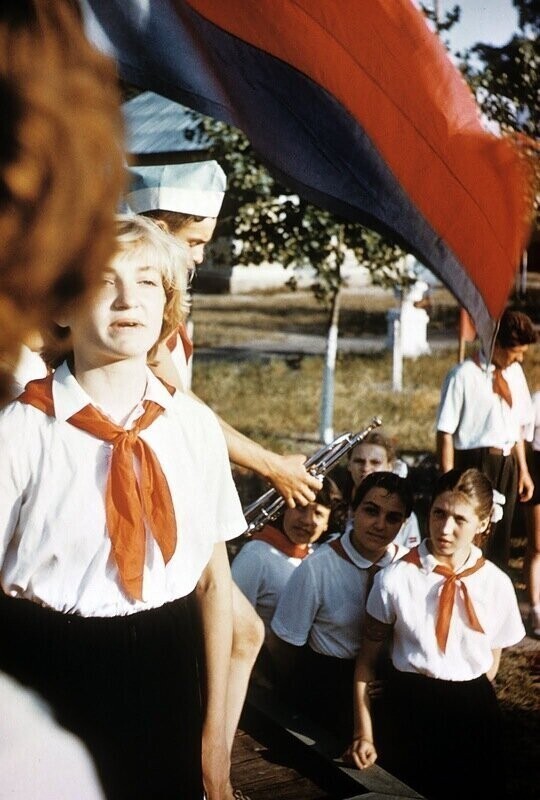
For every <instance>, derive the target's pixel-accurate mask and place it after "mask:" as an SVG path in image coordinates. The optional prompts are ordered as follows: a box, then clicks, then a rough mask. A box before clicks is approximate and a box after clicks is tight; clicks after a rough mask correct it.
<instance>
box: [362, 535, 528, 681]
mask: <svg viewBox="0 0 540 800" xmlns="http://www.w3.org/2000/svg"><path fill="white" fill-rule="evenodd" d="M419 554H420V560H421V563H422V566H421V568H418V567H417V566H416V565H415V564H410V563H408V562H406V561H399V562H397V563H395V564H392V565H390V566H389V567H387V568H386V569H384V570H382V571H381V572H379V573H378V575H376V576H375V581H374V583H373V588H372V590H371V592H370V595H369V598H368V602H367V611H368V613H369V614H370V615H371V616H372V617H375V618H376V619H378V620H379V621H380V622H385V623H387V624H391V625H393V626H394V636H393V640H392V662H393V664H394V666H395V668H396V669H398V670H400V671H401V672H418V673H420V674H422V675H428V676H430V677H432V678H440V679H442V680H449V681H467V680H472V679H473V678H477V677H479V676H480V675H483V674H484V673H486V672H487V671H488V670H489V668H490V667H491V665H492V662H493V655H492V652H491V651H492V650H496V649H498V648H503V647H510V646H511V645H514V644H516V643H517V642H519V641H520V640H521V639H522V638H523V637H524V636H525V629H524V627H523V623H522V621H521V615H520V612H519V607H518V603H517V599H516V593H515V590H514V587H513V585H512V582H511V580H510V578H509V577H508V575H506V574H505V573H504V572H503V571H502V570H500V569H499V568H498V567H496V566H495V564H493V563H492V562H491V561H486V563H485V564H484V566H483V567H482V568H481V569H479V570H478V571H477V572H475V573H473V574H472V575H468V576H467V577H466V578H465V579H464V583H466V586H467V591H468V594H469V597H470V599H471V601H472V604H473V606H474V610H475V612H476V615H477V617H478V620H479V622H480V624H481V626H482V628H483V629H484V633H479V632H478V631H474V630H472V628H470V627H469V625H468V624H467V614H466V611H465V607H464V603H463V599H462V597H461V595H460V592H459V590H458V591H456V599H455V602H454V608H453V611H452V617H451V621H450V631H449V634H448V641H447V644H446V652H444V653H443V652H442V651H441V650H439V647H438V645H437V639H436V637H435V621H436V618H437V609H438V605H439V595H440V592H441V589H442V586H443V584H444V581H445V578H444V576H442V575H439V574H437V573H435V572H434V571H433V570H434V569H435V567H436V566H437V565H438V563H439V562H438V561H437V560H436V559H435V557H434V556H432V555H431V554H430V553H429V551H428V548H427V542H426V541H425V540H424V541H423V542H422V544H421V545H420V547H419ZM481 555H482V553H481V551H480V550H479V549H478V548H477V547H474V546H472V547H471V553H470V555H469V558H468V559H467V561H466V562H465V564H464V565H463V566H462V567H461V568H460V569H459V570H458V573H459V572H462V571H464V570H466V569H469V567H472V566H474V564H476V562H477V560H478V559H479V558H480V557H481Z"/></svg>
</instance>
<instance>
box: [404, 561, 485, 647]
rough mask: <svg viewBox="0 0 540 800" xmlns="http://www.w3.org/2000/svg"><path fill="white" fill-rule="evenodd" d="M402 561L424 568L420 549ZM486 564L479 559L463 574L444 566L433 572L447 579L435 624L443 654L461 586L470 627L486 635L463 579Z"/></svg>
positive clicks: (440, 598)
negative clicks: (457, 592)
mask: <svg viewBox="0 0 540 800" xmlns="http://www.w3.org/2000/svg"><path fill="white" fill-rule="evenodd" d="M401 560H402V561H407V562H408V563H409V564H414V565H415V566H416V567H418V568H421V567H422V561H421V559H420V553H419V552H418V547H415V548H414V549H413V550H409V552H408V553H407V554H406V555H405V556H403V558H402V559H401ZM485 563H486V562H485V559H484V558H479V559H478V561H477V562H476V564H475V565H474V566H473V567H469V569H465V570H463V572H454V571H453V570H452V569H451V567H446V566H444V565H443V564H438V565H437V566H436V567H435V568H434V570H433V572H436V573H437V575H442V576H443V577H444V579H445V580H444V583H443V586H442V589H441V593H440V596H439V607H438V609H437V620H436V623H435V635H436V637H437V644H438V645H439V649H440V650H442V652H443V653H444V652H445V651H446V642H447V641H448V634H449V632H450V622H451V619H452V610H453V608H454V602H455V598H456V588H457V585H459V591H460V593H461V597H462V598H463V602H464V604H465V609H466V611H467V617H468V623H469V627H470V628H472V629H473V630H474V631H478V632H479V633H484V629H483V628H482V626H481V625H480V622H479V621H478V617H477V616H476V612H475V610H474V606H473V604H472V601H471V598H470V597H469V593H468V591H467V587H466V585H465V583H464V582H463V578H466V577H467V576H468V575H472V574H473V573H474V572H478V570H479V569H481V568H482V567H483V566H484V564H485Z"/></svg>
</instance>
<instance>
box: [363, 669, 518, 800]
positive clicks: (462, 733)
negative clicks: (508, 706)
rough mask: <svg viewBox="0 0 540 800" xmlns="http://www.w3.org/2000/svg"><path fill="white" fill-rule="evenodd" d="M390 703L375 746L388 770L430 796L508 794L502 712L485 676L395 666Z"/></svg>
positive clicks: (450, 799)
mask: <svg viewBox="0 0 540 800" xmlns="http://www.w3.org/2000/svg"><path fill="white" fill-rule="evenodd" d="M385 707H386V715H385V720H386V726H385V727H386V730H385V731H384V736H383V737H382V741H378V742H376V745H377V751H378V753H379V756H380V763H381V766H383V767H384V768H385V769H386V770H387V771H389V772H390V773H392V774H393V775H395V776H396V777H397V778H399V779H400V780H402V781H403V782H404V783H406V784H408V785H409V786H410V787H412V788H413V789H416V791H417V792H419V793H420V794H421V795H423V796H424V797H426V798H428V800H455V799H456V798H458V797H463V798H465V797H466V798H469V797H470V798H477V797H478V798H481V797H489V798H490V800H494V798H497V799H498V798H504V797H506V791H505V774H504V761H505V760H504V746H503V741H502V723H501V713H500V710H499V706H498V702H497V698H496V696H495V692H494V689H493V687H492V685H491V683H490V682H489V680H488V679H487V678H486V677H485V676H481V677H479V678H476V679H474V680H470V681H445V680H436V679H434V678H428V677H426V676H424V675H417V674H413V673H405V672H398V671H394V672H393V673H392V675H391V676H390V678H389V679H388V683H387V687H386V691H385Z"/></svg>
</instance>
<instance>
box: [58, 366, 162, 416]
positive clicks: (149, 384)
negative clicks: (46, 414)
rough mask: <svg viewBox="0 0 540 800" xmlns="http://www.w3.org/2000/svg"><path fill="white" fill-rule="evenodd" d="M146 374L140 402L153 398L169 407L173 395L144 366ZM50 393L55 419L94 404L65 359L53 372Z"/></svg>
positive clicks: (159, 403) (71, 414) (70, 414)
mask: <svg viewBox="0 0 540 800" xmlns="http://www.w3.org/2000/svg"><path fill="white" fill-rule="evenodd" d="M146 376H147V380H146V389H145V393H144V397H143V398H142V400H141V403H142V401H144V400H153V401H154V402H155V403H158V405H160V406H161V407H162V408H164V409H168V408H170V407H171V406H172V404H173V396H172V395H171V394H170V392H169V390H168V389H167V388H166V387H165V386H164V385H163V383H162V382H161V381H160V380H159V379H158V378H156V376H155V375H154V374H153V372H152V371H151V370H149V369H148V367H147V368H146ZM52 394H53V402H54V414H55V417H56V419H57V420H62V421H65V420H67V419H69V418H70V417H72V416H73V415H74V414H76V413H77V411H80V410H81V409H82V408H84V407H85V406H87V405H94V406H95V405H96V404H95V403H93V401H92V399H91V397H90V396H89V395H88V394H87V393H86V392H85V391H84V389H83V388H82V386H81V385H80V384H79V383H78V381H77V379H76V378H75V376H74V375H73V373H72V372H71V370H70V368H69V366H68V364H67V361H64V362H63V363H62V364H61V365H60V366H59V367H58V368H57V369H56V370H55V372H54V375H53V382H52ZM130 419H131V415H130Z"/></svg>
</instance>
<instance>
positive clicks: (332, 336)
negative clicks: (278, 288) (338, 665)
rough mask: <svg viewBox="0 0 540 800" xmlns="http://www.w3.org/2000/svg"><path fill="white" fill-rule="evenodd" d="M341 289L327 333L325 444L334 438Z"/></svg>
mask: <svg viewBox="0 0 540 800" xmlns="http://www.w3.org/2000/svg"><path fill="white" fill-rule="evenodd" d="M340 299H341V290H340V289H339V288H338V289H337V290H336V291H335V293H334V295H333V297H332V305H331V311H330V322H329V325H328V331H327V334H326V355H325V361H324V372H323V382H322V393H321V417H320V425H319V437H320V439H321V441H322V442H323V443H324V444H329V443H330V442H332V441H333V439H334V383H335V371H336V355H337V343H338V331H339V305H340Z"/></svg>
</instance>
